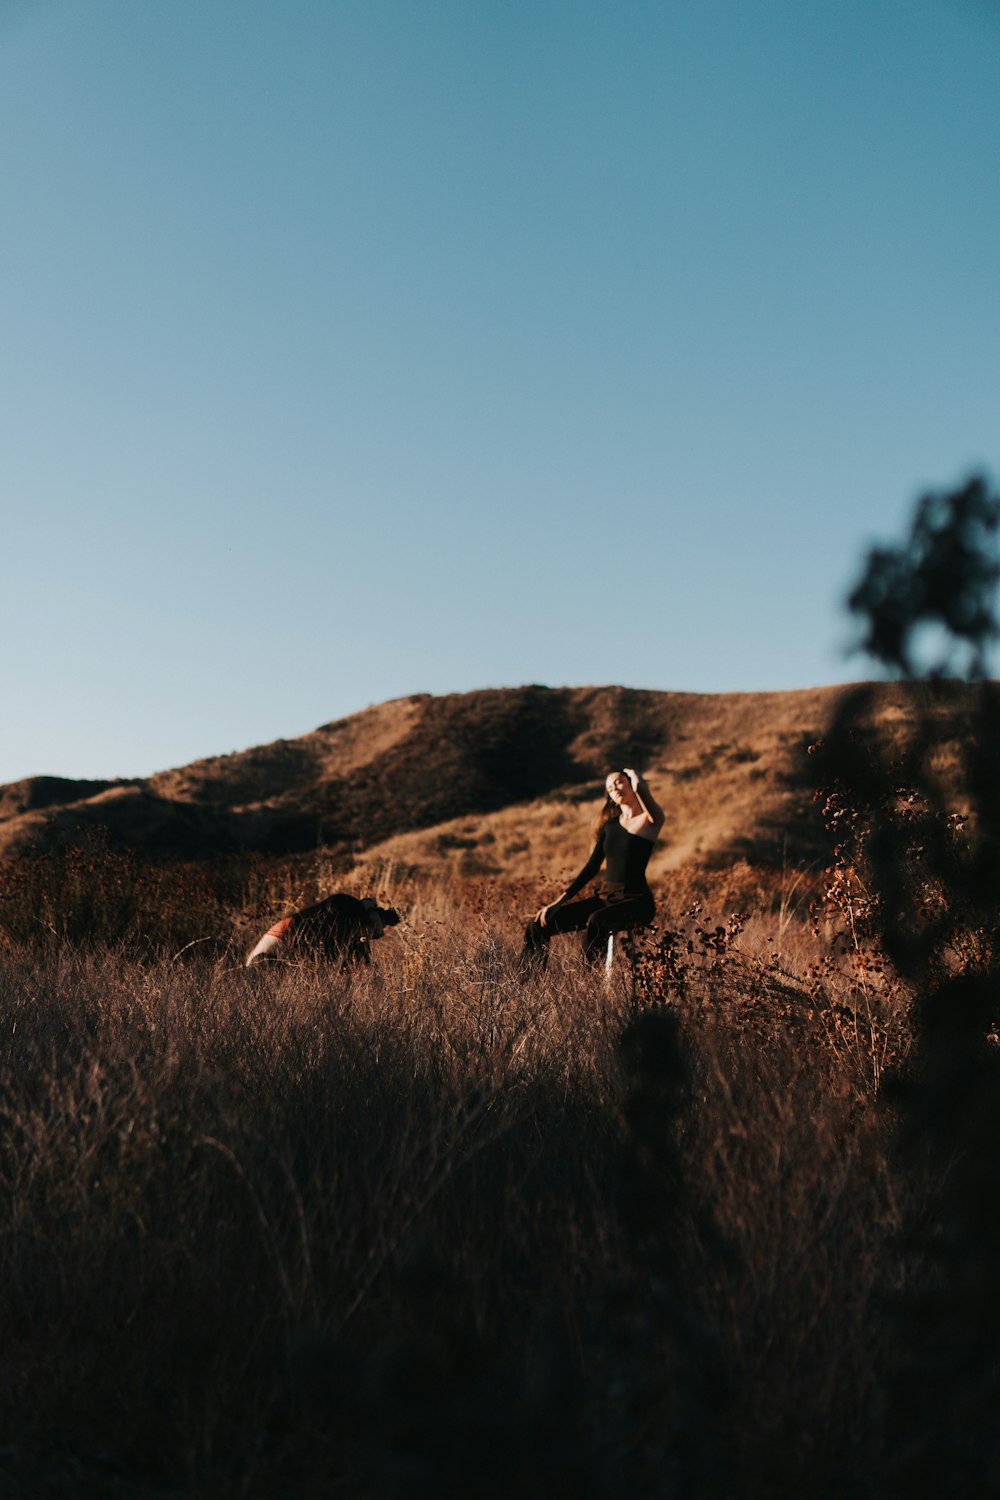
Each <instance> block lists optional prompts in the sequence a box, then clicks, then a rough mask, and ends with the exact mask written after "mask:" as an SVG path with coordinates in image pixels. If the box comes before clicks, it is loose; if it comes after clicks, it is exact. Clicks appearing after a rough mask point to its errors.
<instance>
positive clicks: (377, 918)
mask: <svg viewBox="0 0 1000 1500" xmlns="http://www.w3.org/2000/svg"><path fill="white" fill-rule="evenodd" d="M398 921H399V913H398V912H397V911H394V910H393V908H392V907H391V906H379V904H378V902H377V901H376V900H375V899H374V897H372V896H365V897H363V898H362V899H361V900H359V899H358V897H357V896H347V895H344V894H343V893H342V892H339V891H338V892H337V893H336V894H335V895H333V896H327V897H326V898H325V899H324V900H322V901H316V902H314V904H313V905H312V906H306V907H304V908H303V909H302V911H297V912H294V913H293V914H292V916H290V917H282V919H281V921H280V922H275V924H274V926H273V927H270V928H268V930H267V932H265V934H264V936H263V937H262V938H261V940H260V942H259V943H258V944H257V946H256V947H255V948H253V949H252V950H251V951H250V953H248V954H247V961H246V967H247V968H248V969H249V968H251V967H252V966H253V965H254V964H258V963H261V962H268V961H271V962H273V961H274V960H275V959H281V958H291V957H293V956H301V957H305V956H306V955H309V956H318V957H322V958H331V959H338V958H339V959H341V960H342V961H345V962H347V963H363V964H370V963H371V961H372V960H371V946H370V945H371V941H372V939H373V938H380V937H381V936H382V934H383V932H384V931H385V929H386V928H387V927H395V926H396V923H397V922H398Z"/></svg>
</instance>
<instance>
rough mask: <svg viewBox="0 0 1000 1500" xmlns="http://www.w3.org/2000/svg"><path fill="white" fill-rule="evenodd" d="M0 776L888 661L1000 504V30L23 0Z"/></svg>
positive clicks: (486, 0)
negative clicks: (849, 606)
mask: <svg viewBox="0 0 1000 1500" xmlns="http://www.w3.org/2000/svg"><path fill="white" fill-rule="evenodd" d="M0 141H2V142H3V147H2V151H0V216H2V219H0V222H2V226H3V233H2V239H0V243H2V246H3V262H2V264H3V275H2V278H0V381H2V390H0V397H2V399H0V414H2V415H0V421H2V464H0V512H2V544H3V553H2V556H3V588H2V593H0V640H2V653H3V655H2V664H3V692H2V698H0V704H2V707H0V720H2V722H0V730H2V732H0V781H6V780H12V779H14V778H16V777H20V776H25V775H30V774H34V773H43V772H45V773H57V774H62V775H69V776H113V775H142V774H146V773H148V772H151V771H154V770H157V769H162V768H165V767H167V766H171V765H177V764H181V763H183V762H185V761H188V760H191V759H193V758H194V757H196V756H199V755H210V754H216V753H224V752H227V751H230V750H234V749H241V748H244V747H245V746H248V745H251V744H256V743H260V742H262V741H266V740H271V739H274V738H277V737H279V736H285V737H292V736H294V735H297V734H301V733H303V732H305V731H306V730H309V729H311V728H313V727H315V726H316V725H317V724H320V723H323V722H325V721H327V720H330V719H334V718H338V717H340V716H342V715H344V714H347V713H351V712H353V711H354V710H356V709H359V708H363V707H365V706H366V705H368V704H370V703H377V702H381V701H382V700H383V699H386V698H391V697H397V696H400V695H402V694H406V693H411V692H432V693H443V692H452V691H463V690H465V689H469V688H474V687H499V686H508V685H514V684H518V683H524V682H539V683H547V684H550V685H552V686H560V685H566V684H585V683H612V682H617V683H624V684H628V685H632V686H643V687H651V688H661V689H683V690H693V691H722V690H732V689H761V688H792V687H807V686H811V685H815V684H820V683H828V682H837V681H844V680H849V679H852V678H857V677H859V676H864V675H868V674H869V671H870V669H869V667H868V666H867V664H866V663H864V662H863V661H859V660H857V659H854V660H848V659H847V658H846V657H845V655H844V652H843V648H844V644H845V642H846V641H847V639H848V636H849V627H848V624H847V621H846V617H845V615H844V611H843V597H844V594H845V591H846V590H847V589H848V587H849V586H850V584H851V583H852V582H853V581H854V579H855V577H856V575H857V573H858V569H859V566H860V560H861V557H862V554H863V552H864V549H865V548H866V547H867V546H868V545H870V544H871V543H872V542H875V541H886V540H890V541H894V540H897V539H898V538H899V537H900V535H901V533H902V530H903V527H904V523H905V521H906V520H907V518H908V516H909V513H910V508H911V505H912V503H913V501H914V499H915V497H916V496H917V494H918V493H919V492H920V491H921V490H923V489H924V488H926V487H939V486H945V485H950V484H952V483H955V482H957V481H959V480H961V479H963V478H965V477H966V476H967V475H968V473H969V472H970V471H972V470H973V469H981V470H985V471H986V472H987V473H988V474H989V475H990V476H991V477H995V476H996V475H997V474H998V473H1000V423H998V416H1000V274H998V266H1000V248H998V247H1000V6H998V5H997V4H996V3H995V0H835V3H833V4H831V3H830V0H754V3H752V4H748V3H747V0H698V3H697V4H692V3H691V0H657V3H651V0H628V3H620V0H599V3H598V0H351V3H339V0H293V3H287V0H282V3H279V0H169V3H168V4H167V3H164V4H143V3H137V0H62V3H57V0H0Z"/></svg>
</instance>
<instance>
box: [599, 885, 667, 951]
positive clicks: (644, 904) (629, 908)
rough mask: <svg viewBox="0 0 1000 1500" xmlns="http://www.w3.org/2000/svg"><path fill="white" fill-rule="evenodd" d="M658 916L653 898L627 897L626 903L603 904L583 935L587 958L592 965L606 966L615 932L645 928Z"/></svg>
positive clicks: (612, 902) (648, 896) (646, 896)
mask: <svg viewBox="0 0 1000 1500" xmlns="http://www.w3.org/2000/svg"><path fill="white" fill-rule="evenodd" d="M655 915H656V905H655V903H654V901H653V898H652V896H651V895H642V896H626V897H625V899H624V900H623V901H609V902H607V904H605V903H603V902H602V904H601V909H600V910H599V911H595V912H593V913H592V915H591V916H590V917H589V918H588V919H587V923H586V930H585V931H584V934H583V954H584V957H585V958H586V960H587V962H588V963H591V964H599V963H603V961H604V955H605V953H606V952H607V948H608V938H609V936H610V935H611V933H613V932H629V931H630V930H631V929H632V928H633V927H644V926H645V925H646V923H647V922H651V921H652V920H653V918H654V916H655Z"/></svg>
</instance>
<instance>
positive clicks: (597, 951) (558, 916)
mask: <svg viewBox="0 0 1000 1500" xmlns="http://www.w3.org/2000/svg"><path fill="white" fill-rule="evenodd" d="M655 915H656V906H655V904H654V901H653V897H652V894H651V892H649V891H644V892H643V893H642V895H641V896H621V897H607V896H588V897H587V898H586V900H585V901H569V902H567V904H566V905H565V906H557V907H556V909H555V911H550V912H549V913H548V915H547V916H546V918H545V926H544V927H543V926H542V924H541V923H540V922H539V920H538V918H537V917H536V918H535V919H534V921H532V922H529V923H528V925H527V927H526V928H525V929H524V948H523V950H522V956H523V958H525V959H526V960H528V961H529V962H533V963H537V964H538V965H539V966H540V967H542V968H544V967H545V964H546V962H547V960H548V944H549V939H550V938H552V937H557V936H558V935H559V933H561V932H582V933H583V955H584V957H585V958H586V960H587V962H588V963H591V964H599V963H601V962H602V960H603V958H604V954H605V953H606V951H607V946H608V938H609V937H610V935H611V933H613V932H628V930H629V929H630V928H632V927H644V926H645V925H646V923H647V922H651V921H652V920H653V917H654V916H655Z"/></svg>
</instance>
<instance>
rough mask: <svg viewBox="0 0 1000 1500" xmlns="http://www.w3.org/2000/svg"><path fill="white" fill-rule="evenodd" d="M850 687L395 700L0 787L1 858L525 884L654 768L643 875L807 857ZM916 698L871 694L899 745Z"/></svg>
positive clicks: (605, 690) (572, 848)
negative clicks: (377, 868) (286, 728)
mask: <svg viewBox="0 0 1000 1500" xmlns="http://www.w3.org/2000/svg"><path fill="white" fill-rule="evenodd" d="M845 691H847V689H846V688H842V687H838V688H817V689H809V690H803V691H800V692H786V693H728V694H700V693H666V692H652V691H645V690H639V689H630V688H622V687H593V688H547V687H537V686H531V687H521V688H504V689H490V690H483V691H479V692H472V693H461V694H449V695H447V696H441V697H432V696H430V695H427V694H421V695H417V696H414V697H410V698H400V699H395V700H393V701H391V702H388V703H383V704H379V705H378V706H376V707H373V708H368V709H365V710H364V712H362V713H358V714H352V715H351V716H350V717H349V718H346V719H340V720H337V721H335V722H334V723H331V724H325V725H323V726H322V727H321V728H319V729H316V730H314V731H313V732H312V733H310V734H305V735H302V736H301V737H300V738H299V739H295V740H276V741H275V742H274V743H273V744H269V745H261V746H257V747H255V748H253V749H249V750H246V751H243V752H241V753H238V754H233V755H223V756H215V757H212V758H211V759H208V760H199V761H194V762H193V763H192V764H191V765H188V766H182V767H179V768H178V769H176V770H171V771H164V772H161V773H159V774H158V775H156V776H151V777H149V778H147V779H145V780H139V779H136V780H129V781H107V782H102V781H98V782H94V781H87V782H73V781H67V780H65V779H62V778H56V777H33V778H29V779H28V780H26V781H21V782H16V783H12V784H10V785H8V786H3V787H0V853H4V852H5V853H16V852H27V851H44V850H46V849H50V848H52V847H54V846H55V845H57V844H59V843H61V842H76V841H78V840H79V839H81V838H83V837H86V835H87V833H88V831H93V830H95V829H102V830H105V831H106V834H107V837H108V839H109V840H110V842H111V843H112V845H114V846H117V847H129V848H133V849H136V850H138V851H139V852H140V853H142V854H144V855H148V856H151V857H154V858H198V857H202V856H208V855H212V854H217V853H226V852H232V851H236V850H240V849H246V850H258V851H262V852H272V853H295V852H303V851H308V850H311V849H314V848H319V847H325V848H332V849H334V850H337V851H340V852H341V853H342V854H343V856H344V857H345V859H346V858H348V857H352V858H356V859H361V860H362V861H363V862H367V861H368V860H370V859H373V858H380V859H393V860H396V861H398V862H400V863H404V864H406V865H408V866H411V867H413V866H415V867H418V868H419V867H428V868H430V867H440V866H442V865H445V866H455V867H456V868H457V870H458V871H459V872H464V873H470V872H472V871H478V872H481V873H485V872H489V871H496V872H498V873H499V872H504V873H509V874H521V873H532V874H535V873H538V871H539V870H540V869H551V868H554V867H555V866H559V867H563V866H564V865H565V862H566V861H567V860H568V861H569V864H570V865H573V866H575V865H576V864H579V863H582V858H583V856H584V855H585V853H586V843H587V839H588V830H589V824H590V821H591V819H592V817H593V813H594V810H595V808H596V806H597V804H598V802H599V800H600V796H601V782H602V780H603V777H604V774H605V772H606V771H607V770H608V769H609V768H611V767H613V766H620V765H622V764H625V765H635V766H638V767H639V768H640V769H641V770H643V771H645V772H646V773H647V774H648V776H649V779H650V782H651V784H652V785H653V787H654V789H655V791H656V793H657V795H658V797H659V799H660V801H661V802H662V803H663V805H664V807H665V808H666V809H667V814H668V818H667V826H666V829H665V831H664V835H663V838H662V840H661V842H660V844H659V845H658V847H657V851H656V856H655V863H654V865H653V866H652V867H651V868H652V869H653V871H654V873H655V870H656V869H657V868H660V869H667V868H674V867H677V866H679V865H682V864H687V863H695V864H703V865H713V864H719V863H720V862H723V861H726V860H732V859H735V858H740V857H743V858H748V859H751V860H756V861H765V862H775V863H780V862H781V860H782V859H783V858H785V857H787V858H788V859H789V860H796V859H804V858H810V857H812V856H813V855H814V854H815V853H816V851H817V849H818V841H819V839H820V836H821V835H820V830H819V828H818V820H817V817H816V813H815V809H814V807H813V804H812V799H811V795H810V788H809V782H808V766H807V758H806V749H807V746H808V745H809V744H810V743H811V742H812V741H813V740H815V739H816V738H817V737H819V736H820V735H821V734H822V733H823V732H824V730H825V728H826V726H827V725H828V723H829V720H830V717H831V714H832V713H833V711H834V710H835V708H836V706H837V704H838V703H839V702H840V700H841V698H842V695H843V694H844V693H845ZM927 691H928V690H927V689H926V688H922V687H915V686H911V685H906V684H895V683H886V684H881V685H878V686H877V687H875V688H874V695H875V704H876V718H877V720H878V723H879V726H880V729H881V730H883V731H884V732H885V733H886V734H891V735H900V734H905V733H906V731H907V728H908V726H909V724H910V723H911V722H912V720H913V717H914V712H915V706H916V703H917V701H918V698H917V695H918V694H923V698H924V700H926V695H927ZM935 691H937V692H938V698H939V700H940V701H939V710H940V713H941V714H942V715H943V716H944V718H945V720H946V723H947V729H946V734H945V738H947V737H948V735H949V734H953V735H957V734H960V733H962V726H963V716H964V704H965V698H964V693H965V690H964V689H963V688H962V687H961V686H960V685H957V684H949V685H942V688H941V690H940V691H938V690H935Z"/></svg>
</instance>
